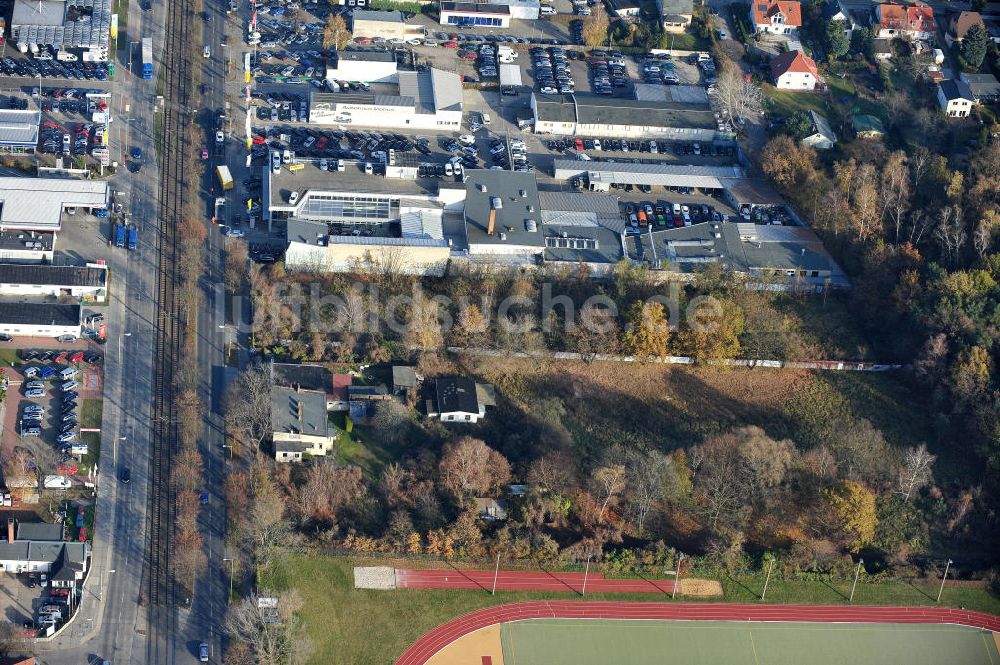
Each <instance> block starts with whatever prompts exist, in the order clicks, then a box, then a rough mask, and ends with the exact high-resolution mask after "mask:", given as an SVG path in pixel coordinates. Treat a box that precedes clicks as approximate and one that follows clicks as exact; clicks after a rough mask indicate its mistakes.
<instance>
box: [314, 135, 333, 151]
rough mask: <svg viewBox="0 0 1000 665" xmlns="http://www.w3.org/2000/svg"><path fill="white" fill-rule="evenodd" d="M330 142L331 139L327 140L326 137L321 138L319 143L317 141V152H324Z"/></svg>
mask: <svg viewBox="0 0 1000 665" xmlns="http://www.w3.org/2000/svg"><path fill="white" fill-rule="evenodd" d="M329 142H330V139H328V138H326V137H325V136H321V137H319V141H316V149H317V150H322V149H323V148H325V147H326V145H327V144H328V143H329Z"/></svg>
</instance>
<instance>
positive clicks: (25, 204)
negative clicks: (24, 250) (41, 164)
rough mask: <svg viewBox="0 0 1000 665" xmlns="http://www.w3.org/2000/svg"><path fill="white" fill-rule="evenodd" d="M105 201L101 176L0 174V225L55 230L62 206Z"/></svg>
mask: <svg viewBox="0 0 1000 665" xmlns="http://www.w3.org/2000/svg"><path fill="white" fill-rule="evenodd" d="M107 204H108V184H107V182H105V181H103V180H70V179H61V178H15V177H6V178H0V226H3V227H4V228H8V229H37V230H57V229H59V228H60V226H61V217H62V211H63V208H65V207H67V206H78V207H81V208H100V207H105V206H107Z"/></svg>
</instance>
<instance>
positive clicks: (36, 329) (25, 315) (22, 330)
mask: <svg viewBox="0 0 1000 665" xmlns="http://www.w3.org/2000/svg"><path fill="white" fill-rule="evenodd" d="M0 333H5V334H7V335H13V336H15V337H18V336H20V337H60V336H62V335H72V336H74V337H79V336H80V306H79V305H63V304H56V303H37V302H17V301H0Z"/></svg>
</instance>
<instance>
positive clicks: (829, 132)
mask: <svg viewBox="0 0 1000 665" xmlns="http://www.w3.org/2000/svg"><path fill="white" fill-rule="evenodd" d="M809 117H810V118H811V119H812V130H811V133H810V134H809V135H808V136H806V137H805V138H803V139H802V140H801V141H800V143H802V145H808V146H812V147H813V148H816V149H817V150H830V149H831V148H833V144H835V143H836V142H837V135H836V134H835V133H834V132H833V128H832V127H830V123H829V122H828V121H827V119H826V118H824V117H823V116H821V115H820V114H819V113H816V111H809Z"/></svg>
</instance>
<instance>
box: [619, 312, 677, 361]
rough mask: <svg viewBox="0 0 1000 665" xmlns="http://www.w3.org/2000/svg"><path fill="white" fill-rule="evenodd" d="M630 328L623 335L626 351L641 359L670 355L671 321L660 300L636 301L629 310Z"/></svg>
mask: <svg viewBox="0 0 1000 665" xmlns="http://www.w3.org/2000/svg"><path fill="white" fill-rule="evenodd" d="M627 318H628V329H627V330H626V331H625V335H624V336H623V337H622V345H623V346H624V348H625V353H628V354H629V355H633V356H636V357H638V358H641V359H644V360H645V359H648V358H665V357H666V356H668V355H670V322H669V321H667V314H666V310H665V309H664V308H663V305H662V304H661V303H658V302H645V303H644V302H638V301H636V302H634V303H632V306H631V307H630V308H629V312H628V317H627Z"/></svg>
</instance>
